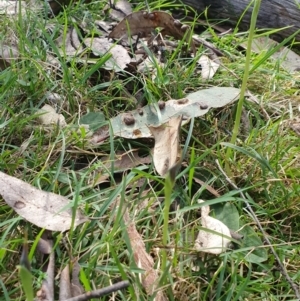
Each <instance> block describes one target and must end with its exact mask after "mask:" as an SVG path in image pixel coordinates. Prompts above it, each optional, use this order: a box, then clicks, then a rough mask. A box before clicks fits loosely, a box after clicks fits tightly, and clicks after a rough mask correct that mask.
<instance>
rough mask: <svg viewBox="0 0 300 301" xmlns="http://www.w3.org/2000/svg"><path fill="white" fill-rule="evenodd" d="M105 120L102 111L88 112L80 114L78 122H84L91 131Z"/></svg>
mask: <svg viewBox="0 0 300 301" xmlns="http://www.w3.org/2000/svg"><path fill="white" fill-rule="evenodd" d="M104 122H105V117H104V114H103V113H102V112H89V113H87V114H86V115H84V116H82V117H81V118H80V120H79V123H80V124H86V125H88V126H89V129H90V130H91V131H95V130H96V129H98V128H99V127H100V126H101V125H103V123H104Z"/></svg>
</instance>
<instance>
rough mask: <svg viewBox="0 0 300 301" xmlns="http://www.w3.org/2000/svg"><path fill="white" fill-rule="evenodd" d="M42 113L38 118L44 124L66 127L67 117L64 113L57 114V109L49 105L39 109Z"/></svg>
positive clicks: (38, 112) (39, 112)
mask: <svg viewBox="0 0 300 301" xmlns="http://www.w3.org/2000/svg"><path fill="white" fill-rule="evenodd" d="M37 114H40V116H39V117H38V120H39V121H40V123H41V124H42V125H59V126H60V127H65V126H66V125H67V123H66V120H65V117H64V116H63V115H62V114H57V113H56V111H55V109H54V108H52V107H51V106H49V105H44V106H43V107H42V108H41V109H39V110H38V111H37Z"/></svg>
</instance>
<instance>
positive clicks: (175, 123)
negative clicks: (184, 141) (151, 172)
mask: <svg viewBox="0 0 300 301" xmlns="http://www.w3.org/2000/svg"><path fill="white" fill-rule="evenodd" d="M181 120H182V116H176V117H173V118H171V119H170V120H169V121H168V122H166V123H164V124H162V125H160V126H157V127H154V126H149V130H150V131H151V133H152V135H153V137H154V140H155V145H154V151H153V162H154V166H155V169H156V171H157V172H158V173H159V174H160V175H161V176H164V175H165V174H166V173H167V172H168V170H169V169H170V168H171V167H172V166H174V164H175V163H176V162H177V161H178V160H179V159H180V148H179V131H180V126H181Z"/></svg>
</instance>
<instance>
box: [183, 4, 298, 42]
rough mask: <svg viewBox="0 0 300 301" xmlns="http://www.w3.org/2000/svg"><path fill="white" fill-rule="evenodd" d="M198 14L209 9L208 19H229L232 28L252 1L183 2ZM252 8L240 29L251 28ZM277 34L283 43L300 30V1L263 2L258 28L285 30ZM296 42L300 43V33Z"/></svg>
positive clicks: (245, 16)
mask: <svg viewBox="0 0 300 301" xmlns="http://www.w3.org/2000/svg"><path fill="white" fill-rule="evenodd" d="M182 2H183V3H184V4H188V5H190V6H192V7H194V8H195V9H197V11H198V12H202V11H204V10H205V9H206V8H208V17H209V18H211V19H218V20H221V19H228V21H227V22H228V23H229V24H231V25H232V26H235V25H236V24H237V21H238V20H239V18H240V17H241V15H242V14H243V12H244V11H245V9H246V8H247V5H249V3H250V0H222V1H220V0H182ZM251 12H252V7H251V8H249V9H248V10H247V12H246V13H245V15H244V17H243V19H242V21H241V23H240V26H239V27H240V29H242V30H247V29H248V28H249V26H250V19H251ZM286 26H292V27H290V28H288V29H284V30H282V31H280V32H279V33H277V34H274V35H273V38H274V39H275V40H278V41H281V40H283V39H284V38H286V37H288V36H290V35H291V34H293V33H295V32H296V31H297V30H299V29H300V1H299V0H262V1H261V6H260V12H259V15H258V19H257V27H258V28H266V29H267V28H283V27H286ZM296 40H297V41H299V42H300V33H299V34H297V36H296Z"/></svg>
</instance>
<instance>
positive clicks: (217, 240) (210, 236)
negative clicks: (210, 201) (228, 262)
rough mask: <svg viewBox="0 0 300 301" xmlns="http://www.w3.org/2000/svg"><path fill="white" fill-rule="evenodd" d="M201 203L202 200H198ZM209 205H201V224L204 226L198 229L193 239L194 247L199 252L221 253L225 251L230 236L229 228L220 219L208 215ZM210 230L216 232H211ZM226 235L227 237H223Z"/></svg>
mask: <svg viewBox="0 0 300 301" xmlns="http://www.w3.org/2000/svg"><path fill="white" fill-rule="evenodd" d="M198 202H199V203H203V201H202V200H199V201H198ZM209 210H210V208H209V206H202V207H201V224H202V227H204V228H206V229H207V230H206V229H204V230H200V231H199V234H198V237H197V239H196V241H195V249H196V250H197V251H199V252H206V253H211V254H221V253H222V252H225V251H226V248H227V246H228V244H229V243H230V241H231V240H230V239H228V238H227V237H231V234H230V230H229V229H228V227H227V226H226V225H225V224H223V223H222V222H221V221H219V220H217V219H215V218H213V217H211V216H209ZM211 231H214V232H217V233H212V232H211ZM224 236H227V237H224Z"/></svg>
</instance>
